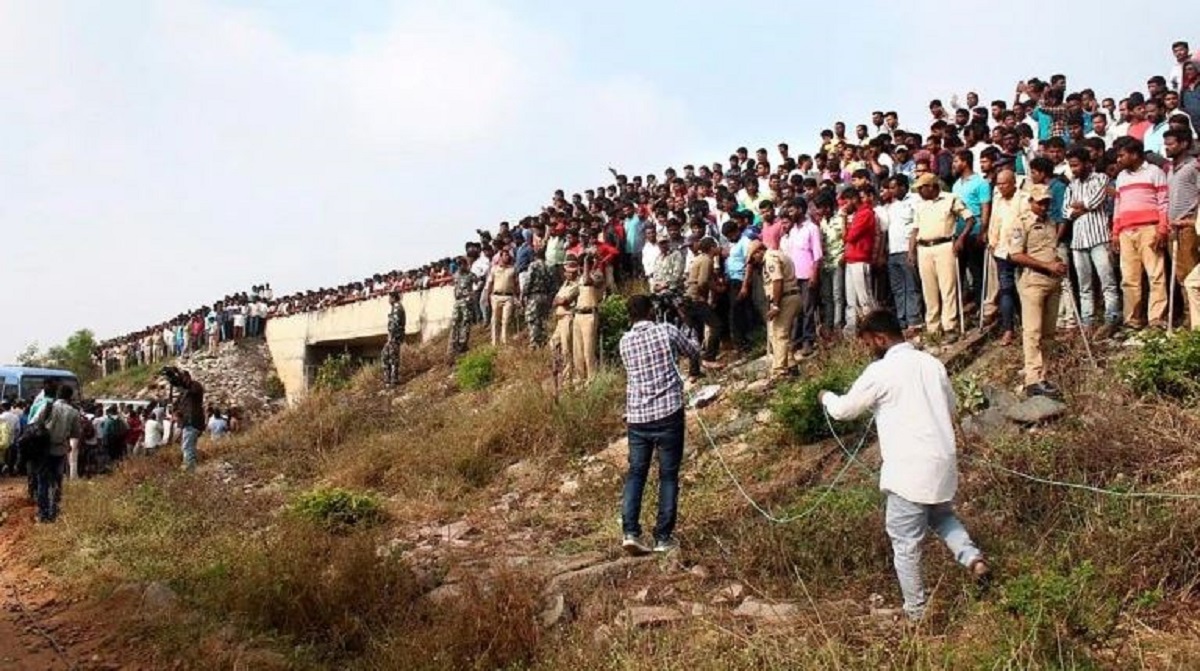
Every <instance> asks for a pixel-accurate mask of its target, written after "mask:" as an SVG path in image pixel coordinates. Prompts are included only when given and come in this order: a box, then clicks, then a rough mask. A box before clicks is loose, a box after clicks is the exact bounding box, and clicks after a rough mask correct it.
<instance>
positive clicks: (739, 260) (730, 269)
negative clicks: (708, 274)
mask: <svg viewBox="0 0 1200 671" xmlns="http://www.w3.org/2000/svg"><path fill="white" fill-rule="evenodd" d="M749 252H750V236H748V235H743V236H742V237H741V239H739V240H738V241H737V242H735V243H733V246H732V247H730V248H729V257H728V258H726V259H725V276H726V277H728V278H729V279H731V280H736V281H738V282H741V281H743V280H745V279H746V261H747V260H748V259H749V257H750V254H749Z"/></svg>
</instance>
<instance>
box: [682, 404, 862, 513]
mask: <svg viewBox="0 0 1200 671" xmlns="http://www.w3.org/2000/svg"><path fill="white" fill-rule="evenodd" d="M828 419H829V417H828V414H827V415H826V420H827V421H828ZM872 419H873V418H872ZM696 423H697V424H699V425H700V430H701V431H702V432H703V433H704V437H705V438H706V439H708V444H709V447H711V448H712V451H713V453H714V454H716V455H717V462H718V463H720V464H721V468H722V469H724V470H725V474H726V475H728V476H729V479H730V480H732V481H733V485H734V487H736V488H737V490H738V493H740V494H741V495H742V498H744V499H746V502H747V503H749V504H750V507H751V508H754V510H756V511H757V512H758V513H759V514H760V515H762V516H763V517H764V518H766V520H767V521H768V522H772V523H774V524H790V523H792V522H796V521H798V520H801V519H804V518H805V517H808V516H809V515H811V514H812V513H813V512H814V511H815V510H816V509H817V508H819V507H820V506H821V504H822V503H824V502H825V499H826V498H828V497H829V495H830V494H831V493H832V492H833V490H834V487H836V486H837V484H838V482H840V481H841V479H842V477H843V476H845V475H846V472H847V471H849V470H850V465H851V464H853V463H855V462H856V461H857V459H856V455H857V454H858V452H860V451H862V449H863V446H864V445H865V444H866V442H867V438H868V437H869V436H870V435H871V431H870V428H871V427H870V426H869V425H868V426H867V430H866V431H864V432H863V436H862V438H861V439H860V440H859V441H858V445H856V446H855V447H854V450H853V451H851V450H849V449H847V448H846V445H845V444H844V443H842V439H841V438H839V437H838V435H837V432H834V433H833V436H834V439H835V440H837V443H838V445H839V446H840V447H841V448H842V451H843V452H845V453H846V454H847V455H848V456H849V457H850V458H849V459H848V460H847V461H846V463H845V465H843V466H842V468H841V470H839V471H838V472H837V474H836V475H834V477H833V480H832V481H831V482H830V483H829V484H828V485H827V486H826V489H825V491H823V492H821V495H820V496H818V497H817V500H816V501H813V503H812V505H810V506H809V507H807V508H805V509H804V510H803V511H801V512H800V513H797V514H795V515H789V516H787V517H777V516H775V515H773V514H771V512H770V511H769V510H767V509H766V508H764V507H762V506H761V505H759V504H758V502H757V501H755V500H754V497H752V496H750V493H749V492H747V491H746V488H745V487H743V486H742V483H741V482H740V481H739V480H738V478H737V476H736V475H734V473H733V469H731V468H730V467H729V464H727V463H726V462H725V458H724V457H722V456H721V450H720V449H718V448H717V443H716V441H715V440H714V439H713V437H712V433H710V432H709V430H708V425H707V424H705V423H704V419H703V418H702V417H700V413H699V412H697V413H696ZM830 430H831V431H832V430H833V426H832V424H831V425H830ZM859 463H860V464H861V462H859Z"/></svg>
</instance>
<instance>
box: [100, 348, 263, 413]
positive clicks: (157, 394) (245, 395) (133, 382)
mask: <svg viewBox="0 0 1200 671" xmlns="http://www.w3.org/2000/svg"><path fill="white" fill-rule="evenodd" d="M164 365H172V366H179V367H180V368H183V369H185V370H187V371H189V372H191V374H192V375H193V376H194V377H195V378H196V379H197V380H199V381H200V383H201V384H203V385H204V388H205V401H206V402H207V403H208V404H210V405H213V406H216V407H219V408H223V409H228V408H231V407H238V408H242V409H243V410H245V411H246V412H247V414H249V415H250V416H253V417H262V416H266V415H269V414H271V413H273V412H275V411H277V410H279V409H280V408H281V407H283V405H284V403H283V399H282V387H281V386H280V385H279V384H278V379H277V378H276V379H274V380H273V381H272V378H274V377H275V372H274V367H273V364H272V362H271V353H270V352H269V351H268V350H267V345H266V342H265V341H262V340H242V341H238V342H231V343H224V344H222V345H221V346H220V347H218V348H217V352H216V353H215V354H209V353H208V352H197V353H194V354H187V355H184V356H182V357H178V358H176V359H172V360H170V361H167V362H163V363H160V364H156V365H153V366H136V367H133V368H130V369H128V370H125V371H121V372H120V373H117V374H114V375H109V376H107V377H102V378H100V379H98V380H95V381H93V382H91V383H90V384H88V385H87V387H86V388H85V389H84V396H85V397H86V398H116V399H163V400H165V399H168V398H169V397H170V393H169V389H168V385H167V384H166V381H165V380H164V379H163V378H162V377H160V376H159V375H158V371H159V370H160V369H161V368H162V366H164Z"/></svg>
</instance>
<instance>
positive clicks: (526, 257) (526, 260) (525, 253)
mask: <svg viewBox="0 0 1200 671" xmlns="http://www.w3.org/2000/svg"><path fill="white" fill-rule="evenodd" d="M531 263H533V245H531V244H530V243H529V241H528V240H526V241H525V243H524V244H522V245H521V246H520V247H517V264H516V265H517V272H518V273H522V272H525V269H526V268H528V267H529V264H531Z"/></svg>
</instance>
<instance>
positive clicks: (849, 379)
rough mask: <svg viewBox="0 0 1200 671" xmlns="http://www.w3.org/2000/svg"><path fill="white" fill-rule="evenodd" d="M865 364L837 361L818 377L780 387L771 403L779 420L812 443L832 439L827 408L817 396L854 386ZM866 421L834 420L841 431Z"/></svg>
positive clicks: (806, 441)
mask: <svg viewBox="0 0 1200 671" xmlns="http://www.w3.org/2000/svg"><path fill="white" fill-rule="evenodd" d="M860 372H862V366H861V365H859V363H858V362H857V361H849V362H840V363H833V364H831V365H829V366H827V367H825V368H824V369H822V370H821V372H820V373H819V374H817V375H816V376H814V377H810V378H806V379H804V380H799V381H797V382H793V383H791V384H787V385H784V386H782V387H780V389H779V391H778V393H776V395H775V398H774V399H773V400H772V402H771V411H772V413H773V414H774V415H775V419H776V420H778V421H779V423H780V424H781V425H782V426H784V427H785V428H787V430H788V431H789V432H790V433H791V434H793V435H794V436H795V437H796V438H797V439H799V440H800V441H801V442H804V443H811V442H814V441H817V440H821V439H822V438H828V437H829V436H830V435H831V434H830V432H829V424H828V423H827V422H826V421H825V410H824V408H822V407H821V402H820V401H819V400H817V395H818V394H820V393H821V391H822V390H826V389H827V390H829V391H834V392H838V393H842V392H845V391H846V390H847V389H849V388H850V385H851V384H852V383H853V382H854V380H855V378H857V377H858V374H859V373H860ZM863 421H865V420H859V421H856V422H834V427H836V428H837V431H838V433H842V432H843V431H853V430H854V429H856V428H858V427H859V426H861V424H862V423H863Z"/></svg>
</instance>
